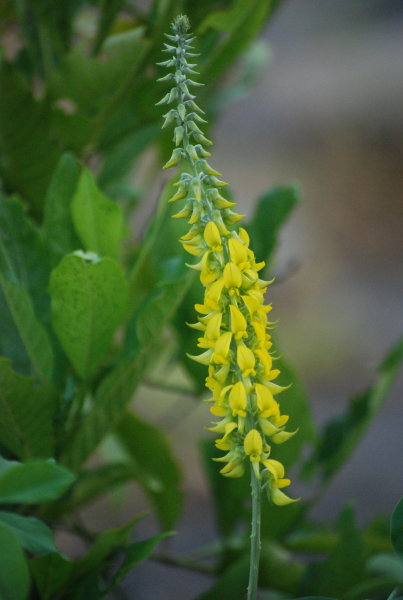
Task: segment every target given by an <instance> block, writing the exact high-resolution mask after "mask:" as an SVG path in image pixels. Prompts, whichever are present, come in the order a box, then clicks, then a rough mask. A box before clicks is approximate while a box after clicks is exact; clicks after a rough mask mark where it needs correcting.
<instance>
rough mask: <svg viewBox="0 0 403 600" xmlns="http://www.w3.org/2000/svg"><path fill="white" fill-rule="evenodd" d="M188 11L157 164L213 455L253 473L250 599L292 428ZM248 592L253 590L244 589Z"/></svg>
mask: <svg viewBox="0 0 403 600" xmlns="http://www.w3.org/2000/svg"><path fill="white" fill-rule="evenodd" d="M188 30H189V22H188V19H187V17H185V16H178V17H177V18H176V19H175V20H174V22H173V24H172V34H171V35H168V34H166V36H167V38H168V40H169V43H166V44H164V46H165V48H164V51H165V52H167V53H168V54H169V55H170V57H169V58H168V60H166V61H164V62H162V63H159V64H160V65H161V66H164V67H167V68H168V69H170V72H169V73H168V74H167V75H165V76H164V77H162V78H161V79H160V80H159V81H164V82H170V83H171V84H172V87H171V89H170V91H169V92H168V93H167V94H166V95H165V96H164V97H163V99H162V100H161V101H160V102H159V103H158V104H160V105H164V104H166V105H171V106H172V107H171V108H170V109H169V110H168V112H167V113H166V114H165V115H164V118H165V121H164V124H163V127H166V126H168V125H173V126H174V136H173V141H174V144H175V148H174V150H173V152H172V156H171V157H170V159H169V160H168V162H167V163H166V164H165V165H164V168H165V169H167V168H170V167H174V166H177V165H182V170H181V173H180V175H179V179H178V181H177V183H176V184H174V185H176V188H177V191H176V193H175V194H174V195H173V196H172V198H170V200H169V202H177V201H183V202H184V204H183V206H182V208H181V209H180V211H179V212H178V213H177V214H175V215H174V218H182V219H187V222H188V223H189V225H190V229H189V231H188V232H187V233H186V234H185V235H184V236H183V237H182V238H181V239H180V242H181V243H182V245H183V247H184V249H185V250H186V251H187V252H188V253H189V254H191V255H192V256H195V257H197V261H196V262H195V263H193V264H190V265H189V267H190V268H192V269H195V270H197V271H198V272H199V273H200V281H201V283H202V285H203V286H204V288H205V292H204V299H203V302H202V303H201V304H196V306H195V309H196V311H197V313H198V319H197V321H196V322H195V323H193V324H191V325H190V327H193V328H194V329H196V330H198V331H200V337H199V340H198V346H199V347H200V348H201V350H202V351H201V353H200V354H198V355H195V356H191V357H190V358H192V359H193V360H195V361H197V362H199V363H202V364H204V365H206V366H207V367H208V376H207V378H206V386H207V388H208V389H209V390H210V391H211V393H212V396H211V399H210V401H211V402H212V406H211V408H210V411H211V412H212V414H213V415H214V416H215V417H217V419H218V420H217V421H215V422H214V423H213V426H212V427H211V428H210V431H213V432H215V433H217V434H218V435H219V437H218V439H217V440H216V442H215V443H216V447H217V448H218V449H219V450H221V451H223V452H224V453H225V454H224V455H223V456H221V457H219V458H215V459H214V460H216V461H218V462H222V463H225V464H224V466H223V467H222V468H221V471H220V472H221V473H222V474H223V475H224V476H226V477H240V476H242V475H243V473H244V470H245V464H247V463H249V464H250V468H251V477H252V482H251V483H252V499H253V507H252V512H253V523H252V536H251V537H252V555H253V557H254V558H253V560H252V561H251V563H253V564H251V569H252V567H253V569H254V570H255V571H256V573H255V574H254V575H253V577H252V574H251V580H250V584H249V596H248V597H249V598H254V597H255V595H256V589H257V587H256V586H257V566H258V556H259V545H260V541H259V532H258V529H259V527H258V526H257V524H258V521H259V518H260V516H259V515H258V512H259V513H260V505H259V503H260V493H261V489H262V488H265V489H266V490H267V494H268V497H269V499H270V500H271V501H272V502H273V503H274V504H277V505H285V504H289V503H290V502H295V501H296V500H294V499H292V498H289V497H288V496H286V494H285V493H284V492H283V491H282V488H284V487H286V486H288V485H289V483H290V480H289V479H287V478H285V473H284V467H283V465H282V464H281V463H280V462H279V461H278V460H275V459H272V458H270V453H271V446H272V444H282V443H283V442H286V441H287V440H288V439H289V438H290V437H291V436H293V435H294V434H295V433H296V432H295V431H294V432H288V431H286V430H285V425H286V423H287V421H288V416H287V415H284V414H281V412H280V405H279V403H278V401H277V400H276V396H277V395H278V394H280V392H281V391H283V390H284V389H285V388H283V387H281V386H280V385H278V384H277V383H275V379H276V378H277V376H278V375H279V371H278V369H276V368H275V367H274V366H273V357H272V356H271V354H270V348H271V346H272V342H271V339H270V329H271V328H272V327H273V323H270V322H269V321H268V319H267V315H268V313H269V312H270V310H271V307H270V306H268V305H266V304H265V302H264V295H265V292H266V289H267V286H268V285H269V283H270V282H268V281H264V280H262V279H260V278H259V271H261V269H263V267H264V266H265V263H264V262H259V263H257V262H256V260H255V256H254V253H253V251H252V250H251V249H250V248H249V236H248V234H247V232H246V230H245V229H244V228H242V227H238V225H237V223H238V222H239V221H241V220H242V218H243V216H242V215H239V214H237V213H236V212H235V210H233V209H234V207H235V203H234V202H230V201H229V200H227V199H226V198H225V197H224V196H222V195H221V193H220V189H221V188H222V187H224V186H226V185H227V183H226V182H224V181H223V180H222V179H220V177H221V174H220V173H219V172H218V171H216V170H215V169H214V168H213V167H212V166H210V164H209V163H208V162H207V158H209V157H210V152H208V150H207V149H206V147H209V146H211V145H212V142H211V141H210V140H209V139H208V138H207V137H206V136H205V135H204V133H203V130H202V129H201V127H200V126H201V125H202V124H203V123H206V121H205V119H204V118H203V117H202V115H203V114H204V112H203V111H202V109H201V108H199V106H198V105H197V104H196V102H195V99H196V97H195V95H193V94H192V91H191V90H192V89H193V88H194V87H195V86H199V85H201V84H200V83H197V82H195V81H193V79H192V78H191V77H193V76H194V75H196V74H197V71H195V70H194V67H195V66H196V64H194V63H192V62H191V61H192V60H193V59H194V58H195V57H196V56H197V54H194V53H193V52H192V45H191V43H192V41H193V39H194V38H193V37H192V36H191V35H190V34H189V33H188ZM251 590H252V591H251Z"/></svg>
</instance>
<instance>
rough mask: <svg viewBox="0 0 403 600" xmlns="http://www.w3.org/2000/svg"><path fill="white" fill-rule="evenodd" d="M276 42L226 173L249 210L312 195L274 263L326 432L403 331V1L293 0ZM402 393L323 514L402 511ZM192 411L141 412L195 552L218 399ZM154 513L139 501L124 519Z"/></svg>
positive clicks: (238, 106)
mask: <svg viewBox="0 0 403 600" xmlns="http://www.w3.org/2000/svg"><path fill="white" fill-rule="evenodd" d="M261 43H265V44H269V45H270V49H271V60H270V62H269V63H268V65H267V67H266V68H265V71H264V73H263V76H262V77H261V79H260V80H259V82H258V84H257V86H256V87H255V89H254V90H253V91H252V93H251V94H250V95H249V96H248V97H246V98H243V99H242V100H240V101H238V102H236V103H233V104H231V105H230V106H228V107H227V108H226V109H225V111H224V113H223V114H222V116H221V118H220V119H219V121H218V126H217V127H216V129H215V131H214V132H213V138H214V140H215V146H214V161H213V164H214V166H215V167H216V168H218V169H219V170H220V171H222V172H223V173H224V178H225V179H226V180H227V181H229V182H230V185H231V187H232V190H233V192H234V194H235V196H236V199H237V200H238V203H239V207H240V209H241V212H245V213H246V214H251V212H252V211H253V205H254V203H255V202H256V199H257V197H258V196H259V195H260V194H262V193H263V192H264V191H265V190H266V189H268V188H269V187H271V186H273V185H277V184H286V183H289V182H298V184H299V186H300V189H301V191H302V198H303V200H302V202H301V204H300V206H299V207H298V208H297V210H296V211H295V212H294V214H293V216H292V218H291V219H290V221H289V222H288V224H287V226H286V227H285V228H284V230H283V233H282V236H281V244H280V247H279V249H278V252H277V254H276V258H275V263H274V264H273V265H272V270H273V272H274V274H275V275H276V277H277V279H278V283H277V284H275V285H273V286H272V288H271V296H270V301H271V302H272V303H273V307H274V310H273V313H274V318H276V319H277V318H278V319H279V320H280V323H279V327H278V330H277V337H278V339H279V341H280V345H281V348H282V351H283V352H284V355H285V356H286V357H287V358H288V359H289V360H290V362H291V363H292V364H293V366H294V367H295V368H296V370H297V371H298V372H299V373H300V375H301V377H302V378H303V380H304V382H305V384H306V387H307V390H308V392H309V395H310V398H311V402H312V407H313V410H314V416H315V420H316V421H317V422H319V423H321V422H323V421H324V420H325V419H326V418H328V417H329V416H331V415H335V414H337V413H338V412H340V411H341V410H342V408H343V406H344V405H345V403H346V399H347V397H349V396H351V395H352V394H353V393H355V392H357V391H359V390H362V389H363V388H365V386H366V385H368V384H369V383H370V382H371V380H372V377H373V373H374V368H375V367H376V365H377V364H378V363H379V362H380V361H381V360H382V358H383V356H384V355H385V353H386V351H387V350H388V349H389V348H390V347H391V345H392V344H393V343H394V342H395V341H396V340H397V338H398V337H399V334H401V332H402V331H403V311H402V304H403V303H402V299H403V277H402V276H403V269H402V230H403V194H402V189H403V167H402V154H403V152H402V151H403V103H402V97H403V60H402V56H403V3H402V2H400V1H399V0H396V1H393V0H383V1H382V0H378V1H376V0H354V1H353V2H352V1H351V0H338V1H337V2H336V1H335V0H320V1H318V0H289V1H288V2H285V3H284V6H283V7H282V8H281V9H280V10H279V12H278V14H277V16H276V18H275V19H274V20H273V22H272V24H271V26H270V28H269V29H268V30H267V31H265V32H264V35H263V36H262V39H261ZM402 388H403V385H402V380H400V386H396V387H395V389H394V392H393V394H392V395H391V396H390V398H389V399H388V401H387V402H386V404H385V406H384V408H383V409H382V411H381V413H380V415H379V416H378V418H377V420H376V422H375V423H374V425H373V426H372V427H371V429H370V431H369V432H368V433H367V434H366V435H365V438H364V439H363V442H362V444H361V445H360V447H359V449H357V451H356V452H355V454H354V456H353V459H352V460H351V461H350V462H349V464H348V465H347V466H346V467H345V468H344V470H343V472H342V473H340V475H338V476H337V477H336V479H335V481H334V482H333V484H332V485H331V487H330V489H329V492H328V493H327V494H326V496H325V497H324V498H323V499H322V500H321V502H320V503H319V505H318V508H317V510H316V512H315V514H313V516H314V517H316V518H318V519H324V518H333V517H334V516H335V515H336V514H337V513H338V512H339V511H340V510H341V507H342V505H343V503H345V502H346V501H348V500H350V499H353V500H355V502H356V507H357V512H358V513H359V515H360V521H361V522H366V521H368V519H370V518H371V517H372V516H374V515H375V514H378V513H379V512H384V513H385V514H387V513H388V512H390V510H391V509H392V507H393V506H394V504H395V503H396V502H397V500H398V498H399V497H400V496H401V493H402V489H403V468H402V456H403V444H402V434H401V431H402V424H403V423H402V421H403V403H402V399H401V392H402ZM176 402H177V399H176V398H175V397H174V396H173V397H172V399H168V400H167V399H166V397H165V396H162V395H159V394H156V393H152V394H150V392H147V391H146V390H144V392H143V393H142V394H141V395H139V397H138V398H137V400H136V404H135V406H136V410H138V411H139V412H140V414H142V415H143V416H145V417H146V418H149V419H150V420H153V421H154V422H157V423H159V424H164V423H165V424H166V425H167V429H168V430H169V431H170V432H171V434H172V436H171V437H172V440H173V444H174V447H175V452H176V456H177V457H178V458H179V460H180V461H181V463H182V464H183V468H184V472H185V479H184V487H185V491H186V493H187V500H186V510H185V517H184V519H183V520H182V522H181V523H180V524H179V525H178V529H177V531H178V535H177V536H176V539H175V540H174V541H173V547H174V549H175V550H176V551H177V552H178V553H184V554H186V552H188V551H190V550H191V549H195V548H196V547H198V546H199V545H202V544H203V543H206V542H208V541H209V540H211V539H212V537H213V524H212V517H211V507H210V506H209V499H208V492H207V489H206V482H205V481H204V477H203V475H202V471H201V467H200V464H199V459H198V453H197V440H198V439H199V438H200V437H202V435H203V427H206V426H207V425H208V422H209V416H208V412H207V410H206V406H205V405H204V404H203V405H201V406H199V407H198V408H197V409H195V410H193V411H191V412H189V414H188V415H187V416H185V418H184V419H182V420H181V421H180V424H179V425H178V424H176V423H175V418H172V414H173V415H174V413H172V412H170V411H171V410H173V407H176V409H177V404H176ZM179 406H182V407H184V408H183V410H185V411H186V410H187V408H186V404H185V403H184V404H182V405H179ZM176 409H175V410H176ZM178 414H180V411H179V413H178ZM170 415H171V416H170ZM207 435H208V434H207ZM294 489H297V490H298V484H297V485H296V488H294ZM143 506H144V503H143V501H142V500H141V498H139V497H138V495H137V494H136V495H135V496H134V497H133V501H132V502H131V504H129V506H127V502H126V503H125V509H124V511H123V512H124V513H126V514H125V515H124V517H126V516H130V515H132V514H133V511H134V512H135V513H137V512H139V510H140V508H141V507H143ZM94 510H95V512H94V513H93V515H97V509H96V507H95V509H94ZM102 510H106V509H102ZM102 510H101V509H100V512H102ZM108 510H109V509H108ZM98 516H99V515H98ZM103 517H104V518H105V514H104V515H103ZM119 520H120V517H119ZM123 520H124V518H123V516H122V521H123ZM209 585H210V579H209V578H208V577H205V576H202V575H197V574H191V573H189V574H187V573H182V572H178V571H176V570H174V569H171V568H170V567H161V566H158V565H156V564H155V563H150V565H149V566H147V567H144V568H143V567H142V568H141V569H139V570H138V571H137V570H135V571H133V573H132V574H131V575H130V576H129V577H128V580H127V585H126V589H127V590H128V591H129V597H130V598H132V599H136V600H151V599H153V600H159V599H161V600H162V599H163V600H171V599H172V600H173V599H174V598H175V599H176V600H179V599H182V598H183V599H190V598H193V597H195V596H196V594H197V592H199V593H200V592H201V591H202V590H203V589H207V587H208V586H209Z"/></svg>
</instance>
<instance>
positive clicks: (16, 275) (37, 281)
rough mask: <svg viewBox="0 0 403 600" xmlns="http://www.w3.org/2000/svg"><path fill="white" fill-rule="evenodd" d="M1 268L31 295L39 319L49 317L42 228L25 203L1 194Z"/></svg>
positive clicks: (12, 280) (46, 256)
mask: <svg viewBox="0 0 403 600" xmlns="http://www.w3.org/2000/svg"><path fill="white" fill-rule="evenodd" d="M0 231H1V232H2V235H1V239H0V271H1V273H2V274H3V275H4V277H5V278H6V279H8V280H9V281H11V282H13V283H19V284H20V285H21V286H23V287H24V288H25V289H26V290H27V291H28V292H29V295H30V296H31V299H32V304H33V307H34V310H35V312H36V314H37V315H38V316H39V318H40V319H42V321H45V322H46V320H47V318H48V317H49V312H50V311H49V298H48V296H47V294H46V287H47V285H48V280H49V273H50V264H49V260H48V255H47V252H46V247H45V242H44V239H43V235H42V232H41V231H40V229H39V228H38V227H37V226H36V225H35V223H34V222H33V221H32V219H30V218H29V216H28V214H27V206H26V204H24V203H23V202H22V201H21V200H20V199H19V198H17V197H16V196H11V197H6V196H2V195H0Z"/></svg>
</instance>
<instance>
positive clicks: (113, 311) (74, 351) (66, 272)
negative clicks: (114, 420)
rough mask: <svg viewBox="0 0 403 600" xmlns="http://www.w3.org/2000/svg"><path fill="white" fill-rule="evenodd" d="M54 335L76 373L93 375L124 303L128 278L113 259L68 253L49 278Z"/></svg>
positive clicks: (122, 310) (111, 335)
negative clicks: (126, 279)
mask: <svg viewBox="0 0 403 600" xmlns="http://www.w3.org/2000/svg"><path fill="white" fill-rule="evenodd" d="M49 290H50V295H51V300H52V318H53V326H54V329H55V331H56V334H57V336H58V338H59V340H60V343H61V345H62V346H63V349H64V351H65V352H66V354H67V356H68V357H69V359H70V361H71V363H72V365H73V366H74V368H75V370H76V371H77V373H78V374H79V375H80V377H82V378H83V379H89V378H91V377H92V376H93V375H94V373H95V372H96V370H97V368H98V366H99V363H100V362H101V360H102V359H103V358H104V356H105V354H106V353H107V351H108V350H109V348H110V345H111V343H112V337H113V334H114V332H115V330H116V328H117V326H118V325H119V323H120V321H121V319H122V317H123V314H124V310H125V306H126V281H125V278H124V273H123V270H122V268H121V267H120V266H119V265H118V264H117V263H116V262H115V261H113V260H112V259H110V258H103V259H98V258H97V257H96V256H94V255H92V254H84V253H75V254H68V255H67V256H65V257H64V258H63V259H62V261H61V262H60V264H59V265H58V266H57V267H56V268H55V269H54V270H53V272H52V276H51V281H50V287H49Z"/></svg>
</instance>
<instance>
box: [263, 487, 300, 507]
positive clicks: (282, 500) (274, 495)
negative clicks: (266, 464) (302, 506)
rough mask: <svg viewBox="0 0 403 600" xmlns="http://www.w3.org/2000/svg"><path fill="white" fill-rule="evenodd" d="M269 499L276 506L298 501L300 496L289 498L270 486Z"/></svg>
mask: <svg viewBox="0 0 403 600" xmlns="http://www.w3.org/2000/svg"><path fill="white" fill-rule="evenodd" d="M270 499H271V501H272V502H273V504H277V506H286V505H287V504H292V503H293V502H298V500H300V498H289V497H288V496H286V494H284V492H282V491H281V490H279V489H278V488H276V487H271V488H270Z"/></svg>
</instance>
